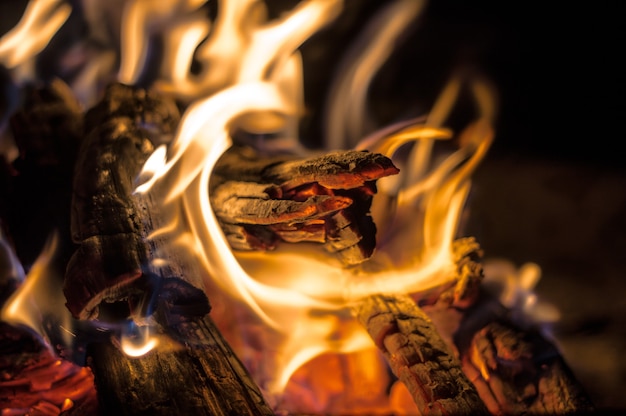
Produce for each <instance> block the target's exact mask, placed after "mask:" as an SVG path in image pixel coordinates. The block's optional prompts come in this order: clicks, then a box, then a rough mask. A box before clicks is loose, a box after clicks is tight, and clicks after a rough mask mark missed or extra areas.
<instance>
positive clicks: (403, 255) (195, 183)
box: [136, 1, 492, 393]
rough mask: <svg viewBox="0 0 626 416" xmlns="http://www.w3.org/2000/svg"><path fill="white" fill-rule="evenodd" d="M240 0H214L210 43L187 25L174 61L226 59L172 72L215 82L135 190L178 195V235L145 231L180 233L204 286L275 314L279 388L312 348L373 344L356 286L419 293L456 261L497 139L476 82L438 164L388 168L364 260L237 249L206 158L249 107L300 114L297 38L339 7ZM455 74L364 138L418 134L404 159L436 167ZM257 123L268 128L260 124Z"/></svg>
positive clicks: (202, 85)
mask: <svg viewBox="0 0 626 416" xmlns="http://www.w3.org/2000/svg"><path fill="white" fill-rule="evenodd" d="M234 3H235V2H221V3H220V6H223V8H221V11H220V16H218V18H217V20H216V21H215V22H214V27H213V32H212V37H210V38H209V39H208V40H207V41H206V42H205V43H204V44H203V45H201V46H199V47H198V46H197V45H195V42H197V41H198V39H200V38H201V36H202V34H203V33H204V32H203V30H204V29H202V28H200V27H198V28H194V27H193V25H190V26H189V31H188V32H187V36H189V39H191V40H190V41H189V42H188V44H186V45H184V46H183V45H181V49H180V50H178V51H177V55H176V56H179V57H180V62H183V63H184V65H188V63H189V62H190V59H191V58H189V57H190V56H192V55H193V54H194V53H196V54H197V56H196V57H197V58H198V59H200V60H203V59H204V60H205V61H204V62H206V63H211V64H215V63H216V62H217V61H220V62H221V63H223V65H219V66H218V67H217V68H215V67H212V69H211V71H210V72H209V73H206V74H203V75H204V78H202V77H201V76H199V77H195V78H194V77H191V76H190V75H189V76H188V77H187V78H186V79H184V76H185V72H184V65H183V66H180V67H177V68H176V69H175V71H173V72H175V73H176V74H179V75H176V76H174V77H171V78H170V80H169V82H176V85H170V86H169V87H168V88H169V89H172V90H174V89H176V90H177V91H179V92H180V91H182V93H183V95H184V94H189V95H192V94H196V95H197V94H198V93H199V91H202V92H203V93H204V94H210V95H208V96H207V97H205V98H202V99H200V100H198V101H196V102H194V103H193V104H191V105H190V106H189V108H188V109H187V111H186V113H185V114H184V116H183V119H182V122H181V124H180V127H179V130H178V132H177V134H176V138H175V141H174V142H173V144H172V145H171V146H170V148H169V149H168V152H167V154H165V155H164V153H163V152H164V151H163V150H161V151H159V152H160V153H159V154H158V155H156V154H155V156H154V158H151V160H150V163H149V164H147V165H146V167H145V169H144V171H143V173H142V177H146V178H149V179H148V180H147V181H146V182H144V183H143V184H141V185H140V186H139V187H137V189H136V191H137V192H141V193H144V192H150V193H152V194H153V195H155V196H161V197H163V202H164V204H166V205H168V206H177V207H178V208H174V209H173V211H174V212H181V213H182V215H183V216H184V217H185V221H184V222H186V223H187V224H188V229H189V232H183V233H182V234H178V233H180V232H181V231H180V225H181V224H180V223H178V224H174V223H172V224H170V225H168V226H166V227H165V228H163V229H160V230H156V231H155V233H154V234H153V235H152V236H151V238H156V237H157V236H163V235H164V234H168V233H172V238H171V240H172V241H173V242H174V243H175V244H179V245H181V246H184V247H193V251H194V252H196V253H197V254H198V256H199V257H200V259H201V260H202V262H203V264H204V266H205V267H206V270H207V272H208V273H207V276H208V279H207V281H206V282H205V286H206V289H207V291H208V293H210V294H216V293H217V292H216V290H219V291H222V292H223V296H225V297H229V298H231V299H233V301H234V302H237V303H240V302H244V303H245V304H246V305H247V306H248V307H249V309H250V313H251V314H252V315H253V316H254V317H256V318H259V319H261V320H262V321H263V322H264V323H265V325H267V333H266V335H265V337H266V343H267V344H268V345H271V349H272V350H273V349H275V350H276V351H275V353H268V354H269V355H268V356H267V357H266V359H265V360H264V362H263V365H264V366H267V367H270V368H272V369H273V371H274V374H269V373H265V375H266V376H267V377H269V379H268V380H265V383H264V384H265V387H266V388H267V390H268V391H270V392H273V393H276V392H279V391H281V390H282V389H283V388H284V386H285V385H286V383H287V381H288V380H289V377H290V376H291V374H292V373H293V372H294V371H295V370H296V369H297V368H298V367H300V366H301V365H302V364H303V363H305V362H306V361H308V360H310V359H311V358H313V357H315V356H316V355H319V354H323V353H325V352H328V351H342V352H347V351H355V350H358V349H363V348H371V346H372V344H371V341H370V340H369V337H368V336H367V334H366V333H365V331H364V330H363V329H362V328H361V327H360V326H359V325H355V324H354V321H353V320H352V318H351V315H350V312H349V311H350V307H351V305H353V304H354V303H355V302H358V301H359V299H361V298H363V297H366V296H370V295H372V294H376V293H380V292H385V293H398V292H400V293H407V292H408V293H415V292H419V291H421V290H425V289H428V288H431V287H434V286H437V285H441V284H444V283H447V282H448V281H449V279H450V278H451V276H452V275H453V273H452V270H453V266H454V265H453V264H452V260H451V253H450V246H451V242H452V240H453V238H454V235H455V232H456V229H457V222H458V218H459V216H460V213H461V210H462V207H463V204H464V201H465V197H466V195H467V192H468V189H469V176H470V174H471V172H472V171H473V169H474V168H475V166H476V164H477V163H478V161H479V160H480V159H481V158H482V157H483V156H484V154H485V152H486V150H487V148H488V147H489V144H490V142H491V139H492V131H491V128H490V122H491V117H492V114H491V109H490V107H489V106H490V105H489V98H488V97H489V94H490V92H489V91H488V89H487V87H484V86H483V85H482V84H476V85H473V86H472V88H473V89H474V90H475V91H474V93H475V96H476V99H477V103H478V104H479V105H478V107H479V114H480V117H481V118H480V119H479V120H478V121H477V122H475V123H474V124H473V125H472V126H470V127H468V128H467V129H466V130H465V131H464V132H463V133H462V134H461V135H460V137H459V143H460V148H459V150H458V151H457V152H455V153H453V154H452V155H450V156H449V157H448V158H447V159H446V160H445V161H444V162H443V163H441V164H439V165H438V166H435V167H434V168H432V169H413V168H411V167H409V168H407V169H406V172H407V173H406V174H401V177H400V180H396V184H395V185H394V186H389V185H386V183H385V181H381V195H380V196H376V198H377V199H378V198H382V199H386V200H389V201H392V205H393V207H394V209H393V210H387V215H388V216H389V217H390V218H388V222H389V224H390V227H388V229H387V228H386V229H385V231H386V232H385V233H384V235H383V236H382V240H384V241H382V243H381V244H380V246H379V250H378V251H377V253H376V254H375V255H374V257H373V258H372V259H371V260H370V261H369V262H368V263H366V264H365V265H364V266H363V267H361V268H355V269H350V270H348V269H345V268H343V267H341V266H340V265H339V264H338V263H337V262H335V261H333V260H332V259H329V258H328V256H327V255H326V254H325V253H321V252H319V251H316V250H315V249H314V248H311V247H309V246H298V247H282V248H280V249H279V250H277V251H275V252H272V253H258V252H246V253H233V251H232V250H231V248H230V246H229V244H228V242H227V240H226V238H225V236H224V235H223V232H222V230H221V228H220V226H219V223H218V222H217V219H216V217H215V214H214V212H213V210H212V209H211V206H210V203H209V186H208V183H209V178H210V175H211V172H212V169H213V167H214V166H215V164H216V162H217V160H218V159H219V157H220V156H221V155H222V154H223V152H224V151H225V150H226V149H228V148H229V147H230V146H231V144H232V139H231V137H230V132H231V130H232V129H234V128H235V127H236V126H238V125H240V124H241V120H242V117H243V116H246V118H247V119H248V120H249V118H250V117H263V116H264V115H266V114H269V113H274V114H280V115H281V117H283V118H284V119H285V120H294V119H296V118H297V116H298V115H299V114H300V107H299V103H298V102H297V101H298V99H297V98H296V97H299V96H300V95H301V93H299V92H298V91H299V88H300V85H299V84H298V85H295V84H297V83H299V82H300V81H301V76H298V75H297V74H296V75H294V72H295V71H296V70H299V69H301V68H300V66H299V65H294V62H296V61H295V59H296V56H297V54H296V52H297V51H296V48H297V47H298V46H299V45H300V44H301V43H302V42H303V41H304V40H305V39H306V38H307V37H308V36H310V34H311V33H313V32H314V31H315V30H317V29H319V27H321V25H322V24H323V23H324V22H325V20H327V19H329V18H331V17H334V16H335V15H336V14H337V13H338V8H337V7H338V5H339V4H340V3H339V2H325V1H312V2H306V3H302V4H301V5H299V6H298V7H296V8H295V9H294V10H292V11H290V12H289V13H287V14H286V15H285V17H283V18H281V19H280V20H278V21H277V22H271V23H266V22H265V21H264V15H263V12H262V11H259V10H256V9H254V7H258V5H257V6H255V5H254V2H252V1H243V2H240V3H239V4H238V6H242V7H240V8H239V7H235V5H234ZM398 4H401V5H402V6H397V7H398V8H394V9H393V10H394V11H395V13H396V14H397V13H398V11H399V10H405V11H406V12H407V13H406V16H405V17H404V18H403V19H401V20H402V21H397V22H395V21H393V22H391V21H389V20H388V22H387V24H388V25H390V26H385V25H384V24H381V25H379V26H378V27H379V28H386V29H385V30H386V32H385V33H387V34H386V35H385V40H384V41H381V43H377V46H376V48H375V50H372V51H370V52H368V53H366V54H365V56H366V58H364V59H363V61H362V62H361V64H360V65H361V66H360V67H358V68H356V69H355V70H357V69H358V71H357V72H358V73H359V74H363V76H362V77H359V81H358V82H357V83H356V84H353V85H352V87H351V88H353V89H354V88H356V89H357V90H365V89H366V85H364V84H367V83H368V82H369V80H370V79H371V74H370V75H367V74H368V72H372V71H373V72H375V70H376V68H378V67H379V66H380V65H381V64H382V61H383V60H384V57H385V56H386V55H387V54H388V52H386V51H383V49H384V46H385V45H387V46H388V45H389V44H390V43H391V42H392V41H393V39H395V38H396V37H397V36H398V34H399V32H400V31H401V29H402V28H404V27H406V25H407V24H408V22H409V21H410V20H411V19H410V18H409V17H410V16H413V17H414V16H415V15H417V14H418V12H419V10H420V8H421V2H420V3H419V4H418V3H412V2H399V3H398ZM253 10H256V12H255V13H252V11H253ZM246 11H247V12H248V13H247V14H246V13H245V12H246ZM390 22H391V23H390ZM194 30H195V31H196V32H193V31H194ZM181 39H182V37H181ZM182 43H187V42H182ZM196 47H197V49H196ZM183 49H185V50H186V51H185V50H183ZM261 51H262V53H261ZM184 57H186V58H184ZM218 58H219V59H218ZM164 86H166V84H162V87H164ZM460 86H461V80H460V79H453V80H452V81H451V82H450V84H449V85H448V87H446V88H445V89H444V91H443V93H442V95H441V97H440V99H439V100H438V101H437V102H436V103H435V105H434V107H433V111H432V112H431V114H430V115H429V116H428V118H427V119H426V122H425V123H421V124H419V123H417V124H412V125H407V126H404V127H403V128H402V129H400V130H399V131H395V132H392V133H390V134H388V135H386V136H382V137H380V138H379V139H378V140H376V141H369V142H367V145H364V146H365V147H366V148H370V150H374V151H379V152H383V153H385V154H387V155H388V156H390V157H394V156H395V153H396V152H397V150H398V149H399V148H400V147H401V145H402V144H404V143H407V142H415V145H414V150H413V155H412V156H411V158H410V159H409V161H410V164H416V163H417V164H421V163H422V162H424V161H427V162H428V164H426V165H425V166H429V164H430V159H431V158H432V149H433V144H432V141H433V140H441V139H450V138H452V137H453V136H454V134H453V132H452V131H450V130H449V129H447V128H444V127H441V125H442V124H443V123H444V122H445V119H446V117H447V114H448V113H449V112H450V109H451V107H452V105H453V104H454V101H455V100H456V95H457V94H458V90H459V88H460ZM481 91H482V92H481ZM485 97H486V98H485ZM266 124H267V123H266ZM270 124H271V123H270ZM256 125H257V126H261V127H258V128H260V129H263V126H264V125H265V124H264V123H257V124H256ZM257 133H262V132H257ZM271 133H274V131H271ZM164 156H165V157H164ZM155 162H156V163H155ZM389 180H391V181H393V180H394V179H392V178H389ZM387 182H389V181H387ZM377 223H378V222H377ZM407 247H408V248H409V249H407ZM333 334H334V335H333ZM337 334H341V336H337Z"/></svg>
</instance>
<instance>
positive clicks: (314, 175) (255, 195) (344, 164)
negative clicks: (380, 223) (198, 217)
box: [210, 146, 398, 265]
mask: <svg viewBox="0 0 626 416" xmlns="http://www.w3.org/2000/svg"><path fill="white" fill-rule="evenodd" d="M396 173H398V169H397V168H396V167H395V166H394V165H393V163H392V162H391V160H390V159H388V158H386V157H385V156H383V155H380V154H376V153H367V152H359V151H341V152H334V153H328V154H324V155H321V156H317V157H309V158H305V159H303V158H301V157H300V158H296V157H294V156H277V157H261V156H259V154H258V153H257V152H255V151H254V150H253V149H252V148H249V147H241V146H239V147H233V148H231V149H230V150H229V151H227V152H226V153H225V154H224V155H223V156H222V157H221V158H220V160H219V161H218V163H217V165H216V166H215V169H214V170H213V176H212V179H211V185H210V188H211V192H210V195H211V204H212V207H213V210H214V211H215V214H216V216H217V218H218V220H219V221H220V224H221V226H222V229H223V230H224V231H225V234H226V236H227V238H228V241H229V243H230V245H231V247H233V248H235V249H238V250H270V249H273V248H275V247H276V245H277V244H278V242H279V241H285V242H290V243H298V242H315V243H321V244H323V245H324V248H325V249H326V250H327V251H329V252H331V253H334V254H335V255H336V256H337V257H338V258H339V259H340V260H341V261H342V262H343V264H345V265H355V264H359V263H362V262H363V261H365V260H367V259H368V258H369V257H370V256H371V255H372V253H373V251H374V248H375V246H376V226H375V225H374V222H373V221H372V217H371V216H370V214H369V209H370V206H371V202H372V196H373V195H374V194H375V193H376V185H375V181H376V180H378V179H380V178H383V177H385V176H389V175H394V174H396Z"/></svg>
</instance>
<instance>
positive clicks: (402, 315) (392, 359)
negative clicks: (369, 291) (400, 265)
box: [356, 295, 488, 415]
mask: <svg viewBox="0 0 626 416" xmlns="http://www.w3.org/2000/svg"><path fill="white" fill-rule="evenodd" d="M356 314H357V317H358V319H359V321H360V322H361V323H362V324H363V326H364V327H365V328H366V329H367V331H368V332H369V334H370V336H371V337H372V339H373V340H374V343H375V344H376V345H377V347H378V348H379V349H380V350H381V351H382V352H383V354H384V356H385V358H386V359H387V362H388V363H389V366H390V367H391V369H392V371H393V373H394V374H395V375H396V376H397V377H398V378H399V379H400V380H401V381H402V382H403V383H404V384H405V386H406V387H407V388H408V390H409V392H410V393H411V396H412V397H413V400H414V401H415V403H416V405H417V407H418V409H419V410H420V412H421V413H422V414H453V415H461V414H463V415H475V414H487V413H488V412H487V408H486V407H485V405H484V404H483V402H482V400H481V399H480V397H479V396H478V393H477V391H476V389H475V388H474V386H473V385H472V383H471V382H470V380H469V379H468V378H467V377H466V376H465V374H464V373H463V371H462V369H461V362H460V361H459V360H458V358H456V356H455V355H454V353H453V351H452V350H451V349H450V347H449V346H448V345H447V344H446V343H445V342H444V341H443V339H442V338H441V337H440V336H439V334H438V332H437V329H436V328H435V326H434V325H433V323H432V321H431V320H430V318H429V317H428V316H427V315H426V314H425V313H424V312H423V311H422V310H421V309H420V308H419V307H418V306H417V305H416V304H415V302H414V301H413V300H412V299H411V298H409V297H407V296H384V295H378V296H371V297H369V298H367V299H365V300H364V301H363V302H362V303H361V304H360V305H359V306H358V307H357V309H356Z"/></svg>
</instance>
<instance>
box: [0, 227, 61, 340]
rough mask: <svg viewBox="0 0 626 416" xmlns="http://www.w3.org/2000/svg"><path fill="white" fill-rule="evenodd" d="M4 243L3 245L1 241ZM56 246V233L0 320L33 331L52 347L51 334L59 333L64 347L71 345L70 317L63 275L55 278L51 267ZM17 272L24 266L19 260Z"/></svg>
mask: <svg viewBox="0 0 626 416" xmlns="http://www.w3.org/2000/svg"><path fill="white" fill-rule="evenodd" d="M2 243H3V244H4V242H2ZM56 246H57V236H56V234H54V235H53V236H52V237H51V238H50V240H49V241H48V244H47V245H46V247H45V248H44V250H43V251H42V253H41V254H40V255H39V257H38V258H37V260H36V261H35V263H34V264H33V265H32V267H31V268H30V270H29V271H28V275H27V276H22V279H23V280H24V283H23V284H22V286H21V287H20V288H19V289H18V290H17V291H15V292H14V293H13V294H12V295H11V297H10V298H9V299H8V300H7V301H6V303H5V304H4V306H3V307H2V310H1V311H0V318H1V319H2V320H3V321H5V322H9V323H11V324H13V325H23V326H26V327H28V328H31V329H32V330H34V331H35V332H36V333H37V334H39V335H40V336H41V338H42V339H43V340H44V341H45V342H46V345H47V346H48V348H52V346H51V345H50V336H49V335H50V332H51V331H58V329H57V328H56V327H57V326H58V327H59V328H61V332H60V333H61V334H62V335H63V337H64V338H65V339H64V341H65V345H71V337H72V333H71V327H72V326H71V317H70V314H69V311H67V310H66V309H65V306H64V301H63V293H62V291H61V285H60V279H59V277H60V276H57V275H55V273H54V271H53V269H52V268H51V267H49V266H50V262H51V261H52V259H53V257H54V254H55V250H56ZM13 263H14V264H15V265H16V270H18V271H19V272H20V274H21V273H23V271H22V267H21V265H20V263H19V261H18V260H17V259H14V260H13ZM47 319H52V320H53V321H56V322H53V323H52V325H53V326H54V328H49V327H47V326H45V325H44V322H45V321H46V320H47Z"/></svg>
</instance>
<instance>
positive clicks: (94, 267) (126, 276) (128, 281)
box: [64, 84, 179, 319]
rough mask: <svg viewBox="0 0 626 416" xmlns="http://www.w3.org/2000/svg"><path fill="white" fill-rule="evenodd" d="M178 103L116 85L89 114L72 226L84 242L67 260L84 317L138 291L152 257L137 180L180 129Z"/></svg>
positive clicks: (73, 301) (69, 290)
mask: <svg viewBox="0 0 626 416" xmlns="http://www.w3.org/2000/svg"><path fill="white" fill-rule="evenodd" d="M178 121H179V114H178V109H177V107H176V105H175V104H174V103H173V102H172V101H168V100H167V99H164V98H160V97H156V96H155V95H153V94H152V93H149V92H147V91H145V90H143V89H140V88H133V87H129V86H125V85H122V84H112V85H111V86H109V87H108V88H107V90H106V92H105V95H104V98H103V99H102V100H101V101H100V102H99V103H98V104H97V105H96V106H95V107H93V108H92V109H90V110H89V111H88V112H87V114H86V115H85V134H86V136H85V139H84V141H83V143H82V146H81V148H80V151H79V155H78V158H77V162H76V167H75V174H74V184H73V198H72V215H71V232H72V239H73V240H74V242H75V243H78V244H80V247H79V249H78V250H77V251H76V252H75V254H74V255H73V257H72V259H71V260H70V261H69V263H68V267H67V271H66V274H65V284H64V293H65V296H66V299H67V307H68V309H69V310H70V311H71V312H72V314H73V315H74V316H75V317H77V318H81V319H85V318H95V317H96V316H97V315H98V305H99V304H100V303H102V302H103V301H105V300H109V301H112V302H114V301H118V300H120V299H122V298H124V297H125V295H127V294H129V293H132V292H133V291H136V289H135V288H134V285H133V282H135V281H136V280H138V279H139V278H140V277H141V276H142V265H143V264H144V263H145V262H146V260H147V254H146V247H145V244H144V242H143V236H142V224H141V220H140V218H139V216H138V214H137V209H136V206H135V204H134V202H133V200H132V198H131V193H132V191H133V187H134V185H133V181H134V179H135V178H136V177H137V175H138V174H139V171H140V169H141V167H142V166H143V164H144V163H145V161H146V159H147V158H148V157H149V156H150V154H151V153H152V151H153V150H154V147H155V145H156V144H157V143H159V142H160V141H161V140H163V137H167V136H168V135H171V134H172V132H173V131H174V130H175V129H176V126H177V123H178Z"/></svg>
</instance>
